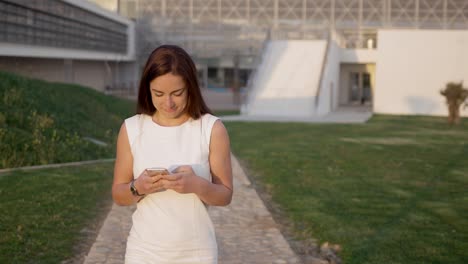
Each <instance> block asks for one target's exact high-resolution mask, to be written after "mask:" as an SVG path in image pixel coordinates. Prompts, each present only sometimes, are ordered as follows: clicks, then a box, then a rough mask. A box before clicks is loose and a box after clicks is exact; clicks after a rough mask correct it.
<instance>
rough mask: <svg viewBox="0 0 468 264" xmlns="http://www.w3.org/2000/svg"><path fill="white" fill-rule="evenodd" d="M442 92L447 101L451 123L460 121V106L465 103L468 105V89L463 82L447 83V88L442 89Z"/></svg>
mask: <svg viewBox="0 0 468 264" xmlns="http://www.w3.org/2000/svg"><path fill="white" fill-rule="evenodd" d="M440 94H442V95H443V96H445V99H446V102H447V107H448V112H449V116H448V119H449V124H451V125H453V124H458V123H460V106H461V105H462V104H465V107H466V105H467V103H465V100H466V98H468V90H467V89H465V88H463V82H460V83H453V82H449V83H447V85H446V86H445V89H443V90H441V91H440Z"/></svg>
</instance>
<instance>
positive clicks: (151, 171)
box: [146, 167, 170, 177]
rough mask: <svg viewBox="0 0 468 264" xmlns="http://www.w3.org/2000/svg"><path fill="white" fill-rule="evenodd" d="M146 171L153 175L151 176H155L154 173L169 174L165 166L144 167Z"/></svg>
mask: <svg viewBox="0 0 468 264" xmlns="http://www.w3.org/2000/svg"><path fill="white" fill-rule="evenodd" d="M146 170H147V171H148V174H149V175H150V176H151V177H153V176H156V175H167V174H170V173H169V171H168V170H167V169H165V168H160V167H156V168H148V169H146Z"/></svg>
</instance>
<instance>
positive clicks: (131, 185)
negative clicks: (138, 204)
mask: <svg viewBox="0 0 468 264" xmlns="http://www.w3.org/2000/svg"><path fill="white" fill-rule="evenodd" d="M130 191H131V192H132V194H133V195H138V191H137V189H136V188H135V181H132V183H130Z"/></svg>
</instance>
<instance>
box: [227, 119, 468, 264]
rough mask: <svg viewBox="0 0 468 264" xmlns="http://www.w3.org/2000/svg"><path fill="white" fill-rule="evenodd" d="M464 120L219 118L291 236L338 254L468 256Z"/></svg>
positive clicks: (432, 259) (409, 259) (389, 258)
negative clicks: (332, 247)
mask: <svg viewBox="0 0 468 264" xmlns="http://www.w3.org/2000/svg"><path fill="white" fill-rule="evenodd" d="M463 121H464V122H463V125H462V126H460V127H456V128H450V127H448V126H447V124H446V120H445V119H444V118H435V117H434V118H432V117H398V116H376V117H374V118H373V119H372V120H371V121H370V122H369V123H368V124H365V125H314V124H277V123H241V122H232V123H226V126H227V127H228V130H229V133H230V136H231V141H232V146H233V150H234V152H235V153H236V154H237V155H238V156H239V157H240V158H241V159H242V160H244V162H245V164H247V165H248V168H249V170H250V172H251V176H252V177H253V178H254V179H255V181H256V182H259V184H260V186H262V188H263V189H265V190H266V191H267V192H268V193H270V194H271V195H272V200H273V202H275V203H277V204H278V205H280V207H281V208H282V210H283V211H284V213H286V215H287V216H288V218H289V220H290V221H291V222H293V223H294V230H295V234H294V236H296V238H297V239H307V238H310V237H315V238H318V239H319V240H320V241H322V242H324V241H330V242H332V243H338V244H341V245H342V246H343V252H342V254H341V255H342V257H343V258H344V261H345V263H360V264H364V263H467V262H468V254H467V252H466V248H468V224H467V223H468V222H467V221H466V219H468V194H467V192H466V190H467V189H468V159H467V157H468V125H467V123H468V120H466V119H465V120H463Z"/></svg>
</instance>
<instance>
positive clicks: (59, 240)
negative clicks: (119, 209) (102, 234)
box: [0, 162, 113, 263]
mask: <svg viewBox="0 0 468 264" xmlns="http://www.w3.org/2000/svg"><path fill="white" fill-rule="evenodd" d="M112 172H113V163H112V162H109V163H102V164H98V165H84V166H79V167H63V168H57V169H44V170H37V171H27V172H25V171H15V172H11V173H9V174H10V175H0V197H2V199H1V200H0V210H1V212H2V216H1V217H0V263H60V262H61V261H63V260H66V259H69V258H71V257H73V256H74V255H76V253H77V252H76V247H77V245H79V244H80V243H83V241H84V240H86V239H87V237H86V236H87V234H86V232H84V231H85V230H86V229H89V228H90V226H93V225H94V224H95V223H94V222H95V221H96V218H97V217H98V216H99V215H100V214H101V215H102V214H106V213H107V209H108V208H109V204H110V199H111V184H112ZM103 211H104V212H103Z"/></svg>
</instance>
